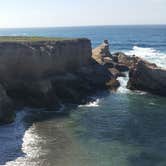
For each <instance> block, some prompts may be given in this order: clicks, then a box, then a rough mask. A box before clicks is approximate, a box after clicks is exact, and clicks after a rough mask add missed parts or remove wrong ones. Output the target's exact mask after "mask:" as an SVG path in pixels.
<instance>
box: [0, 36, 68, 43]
mask: <svg viewBox="0 0 166 166" xmlns="http://www.w3.org/2000/svg"><path fill="white" fill-rule="evenodd" d="M63 40H71V39H70V38H55V37H38V36H0V42H42V41H43V42H44V41H63Z"/></svg>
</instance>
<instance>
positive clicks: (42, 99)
mask: <svg viewBox="0 0 166 166" xmlns="http://www.w3.org/2000/svg"><path fill="white" fill-rule="evenodd" d="M112 78H113V75H112V74H111V73H110V72H109V71H108V70H107V69H106V68H105V67H104V66H102V65H99V64H98V63H97V62H96V61H95V60H93V58H92V48H91V42H90V40H88V39H71V40H56V39H46V38H41V39H40V38H39V39H37V40H36V39H35V41H31V40H30V39H28V38H24V39H22V38H21V39H20V38H12V40H7V39H6V38H3V40H0V86H1V87H2V88H0V93H1V94H2V95H1V100H0V106H1V107H0V122H2V121H3V122H4V121H5V122H11V119H12V117H14V115H13V107H12V106H10V107H6V106H7V104H6V103H10V105H11V103H13V106H15V107H17V106H19V107H20V106H22V107H24V106H28V107H37V108H38V107H50V108H52V107H55V106H58V105H61V104H62V103H76V104H79V103H82V102H85V100H86V97H87V96H88V95H90V94H92V93H93V92H95V91H97V90H101V89H107V88H108V87H112V86H113V84H114V82H115V81H113V83H110V82H111V80H112ZM4 101H5V102H4ZM10 101H11V102H10ZM8 115H10V116H8Z"/></svg>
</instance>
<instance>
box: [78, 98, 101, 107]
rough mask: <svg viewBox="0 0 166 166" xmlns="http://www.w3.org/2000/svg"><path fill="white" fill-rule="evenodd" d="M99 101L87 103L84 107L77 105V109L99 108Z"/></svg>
mask: <svg viewBox="0 0 166 166" xmlns="http://www.w3.org/2000/svg"><path fill="white" fill-rule="evenodd" d="M99 101H100V100H99V99H96V100H95V101H93V102H89V103H87V104H85V105H79V107H80V108H81V107H99Z"/></svg>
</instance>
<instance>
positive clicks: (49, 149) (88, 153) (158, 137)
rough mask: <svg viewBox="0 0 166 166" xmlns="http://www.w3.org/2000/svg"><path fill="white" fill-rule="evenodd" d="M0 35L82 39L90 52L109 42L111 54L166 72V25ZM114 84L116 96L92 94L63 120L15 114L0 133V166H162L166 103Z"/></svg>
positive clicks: (19, 31) (33, 113) (14, 31)
mask: <svg viewBox="0 0 166 166" xmlns="http://www.w3.org/2000/svg"><path fill="white" fill-rule="evenodd" d="M0 35H4V36H7V35H12V36H21V35H23V36H25V35H27V36H47V37H70V38H75V37H87V38H89V39H91V40H92V45H93V47H95V46H97V45H98V44H100V43H101V42H102V41H103V40H104V39H108V40H109V41H110V44H111V51H113V52H114V51H124V52H126V53H128V54H136V55H137V56H140V57H142V58H145V59H147V60H149V61H151V62H155V63H156V64H158V65H159V66H162V67H165V68H166V25H162V26H100V27H66V28H35V29H0ZM119 80H120V83H121V87H120V88H119V90H118V91H117V92H116V93H110V94H105V93H101V94H97V95H95V96H94V98H95V99H96V100H95V101H94V102H92V103H87V104H86V105H82V106H79V107H78V108H75V109H74V110H73V111H72V112H71V114H70V115H69V116H67V117H56V116H55V117H54V116H53V113H52V112H50V113H49V112H47V111H44V110H42V111H40V110H38V111H37V110H29V111H22V112H18V113H17V119H16V122H15V123H13V124H11V125H6V126H1V127H0V165H8V166H18V165H25V166H29V165H30V166H31V165H33V166H38V165H40V166H55V165H56V166H166V98H165V97H159V96H156V95H151V94H148V93H145V92H140V91H136V92H133V91H130V90H127V89H126V83H127V80H128V78H127V77H126V78H119ZM66 109H68V108H66ZM47 117H49V118H47ZM50 117H51V118H50ZM28 124H33V125H31V126H30V127H29V128H27V127H26V126H27V125H28Z"/></svg>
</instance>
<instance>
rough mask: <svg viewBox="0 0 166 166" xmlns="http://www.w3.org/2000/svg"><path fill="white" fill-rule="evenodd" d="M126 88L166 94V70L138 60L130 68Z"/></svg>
mask: <svg viewBox="0 0 166 166" xmlns="http://www.w3.org/2000/svg"><path fill="white" fill-rule="evenodd" d="M129 77H130V80H129V82H128V88H130V89H132V90H136V89H137V90H144V91H148V92H151V93H154V94H159V95H164V96H166V70H165V69H162V68H159V67H157V66H156V65H155V64H153V63H149V62H147V61H144V60H141V59H140V60H139V61H138V63H137V64H136V65H135V67H134V68H132V69H131V70H130V74H129Z"/></svg>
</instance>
